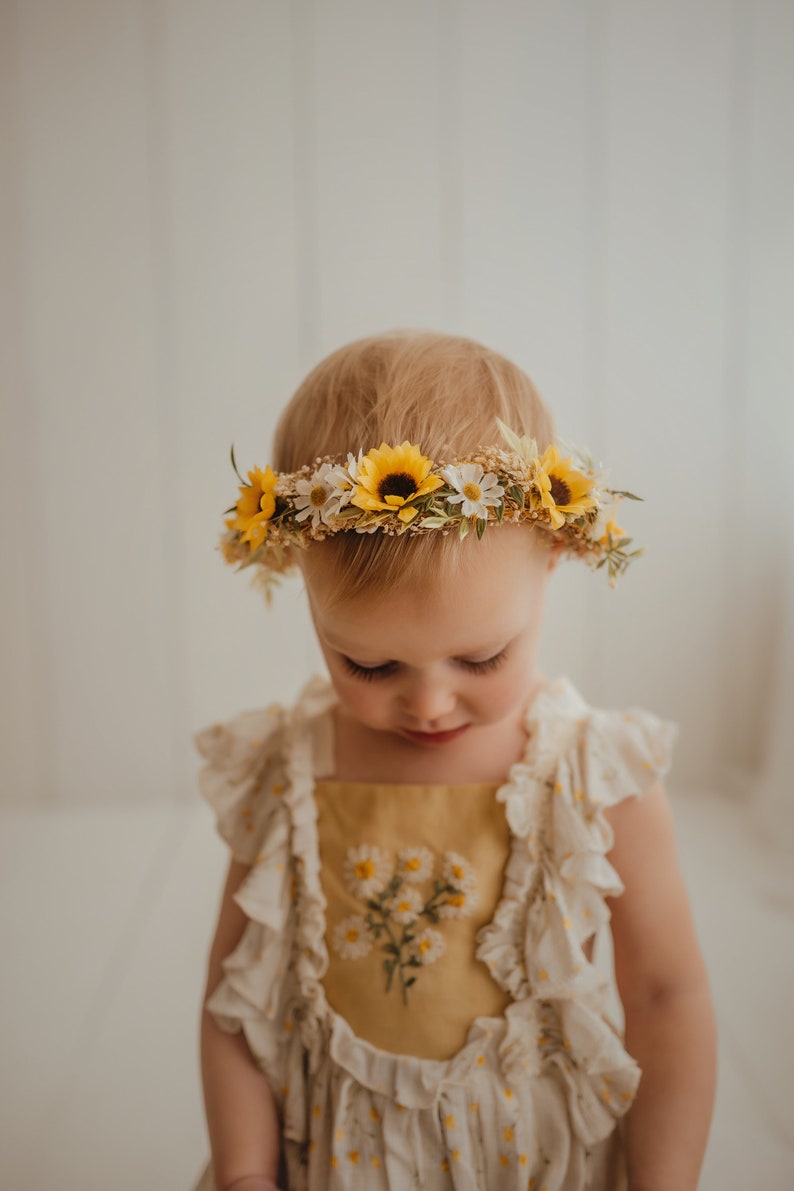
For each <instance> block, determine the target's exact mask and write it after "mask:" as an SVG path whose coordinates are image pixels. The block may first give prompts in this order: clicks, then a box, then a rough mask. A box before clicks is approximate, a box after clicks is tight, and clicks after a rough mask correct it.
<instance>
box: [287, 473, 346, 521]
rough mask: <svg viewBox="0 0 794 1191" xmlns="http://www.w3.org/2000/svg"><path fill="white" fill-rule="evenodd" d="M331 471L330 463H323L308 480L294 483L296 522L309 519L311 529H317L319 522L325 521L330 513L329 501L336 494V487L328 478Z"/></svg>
mask: <svg viewBox="0 0 794 1191" xmlns="http://www.w3.org/2000/svg"><path fill="white" fill-rule="evenodd" d="M333 470H334V469H333V467H332V466H331V464H330V463H323V464H321V465H320V467H318V468H317V471H316V472H315V473H314V475H313V476H312V478H311V479H310V480H297V481H296V483H295V491H296V492H297V496H296V497H295V508H296V509H299V510H300V512H298V513H296V515H295V520H296V521H305V520H306V519H307V518H308V517H311V519H312V529H317V527H318V525H319V524H320V522H321V521H327V518H328V516H329V511H330V510H329V507H328V504H329V501H331V500H332V499H333V498H334V497H335V496H336V493H337V488H336V485H335V483H334V481H333V480H332V479H331V478H330V473H331V472H332V471H333Z"/></svg>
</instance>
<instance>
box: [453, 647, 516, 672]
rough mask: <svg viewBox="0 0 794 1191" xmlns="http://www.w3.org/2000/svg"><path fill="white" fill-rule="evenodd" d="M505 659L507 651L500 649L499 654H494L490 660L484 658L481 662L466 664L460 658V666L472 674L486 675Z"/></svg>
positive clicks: (463, 659) (466, 662)
mask: <svg viewBox="0 0 794 1191" xmlns="http://www.w3.org/2000/svg"><path fill="white" fill-rule="evenodd" d="M506 659H507V650H506V649H502V650H500V651H499V653H495V654H494V655H493V657H492V658H485V660H484V661H482V662H468V661H466V659H465V658H460V659H459V661H460V664H461V666H464V667H465V668H466V669H467V670H469V671H470V672H471V673H472V674H487V673H488V672H489V671H490V670H496V669H498V668H499V666H501V665H502V663H503V662H504V661H505V660H506Z"/></svg>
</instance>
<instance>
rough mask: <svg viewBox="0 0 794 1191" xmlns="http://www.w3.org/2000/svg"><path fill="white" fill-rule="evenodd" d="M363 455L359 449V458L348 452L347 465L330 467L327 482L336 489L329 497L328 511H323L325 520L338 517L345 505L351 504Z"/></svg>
mask: <svg viewBox="0 0 794 1191" xmlns="http://www.w3.org/2000/svg"><path fill="white" fill-rule="evenodd" d="M363 456H364V452H363V451H359V453H358V459H356V456H355V455H353V454H351V453H348V456H347V467H343V466H342V465H341V464H340V463H337V464H336V466H334V467H332V468H330V470H329V472H328V475H327V477H326V482H327V483H330V484H332V485H333V489H334V490H333V492H332V494H331V496H330V497H329V498H328V503H327V505H326V511H324V513H323V518H324V520H326V521H327V520H328V517H337V516H338V515H339V512H340V511H341V510H342V509H343V508H344V507H345V505H348V504H350V500H351V498H352V496H353V493H354V492H355V490H356V484H357V483H358V471H359V467H360V465H361V460H362V458H363Z"/></svg>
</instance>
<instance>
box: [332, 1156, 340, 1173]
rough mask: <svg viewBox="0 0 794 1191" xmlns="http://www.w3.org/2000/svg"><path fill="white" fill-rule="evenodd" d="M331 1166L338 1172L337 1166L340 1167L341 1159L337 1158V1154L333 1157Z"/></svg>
mask: <svg viewBox="0 0 794 1191" xmlns="http://www.w3.org/2000/svg"><path fill="white" fill-rule="evenodd" d="M331 1165H332V1166H333V1168H334V1170H336V1168H337V1166H338V1165H339V1159H338V1158H337V1156H336V1154H332V1155H331Z"/></svg>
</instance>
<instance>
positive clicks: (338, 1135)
mask: <svg viewBox="0 0 794 1191" xmlns="http://www.w3.org/2000/svg"><path fill="white" fill-rule="evenodd" d="M344 1136H345V1131H344V1129H337V1131H336V1140H337V1141H341V1140H342V1138H343V1137H344Z"/></svg>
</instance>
